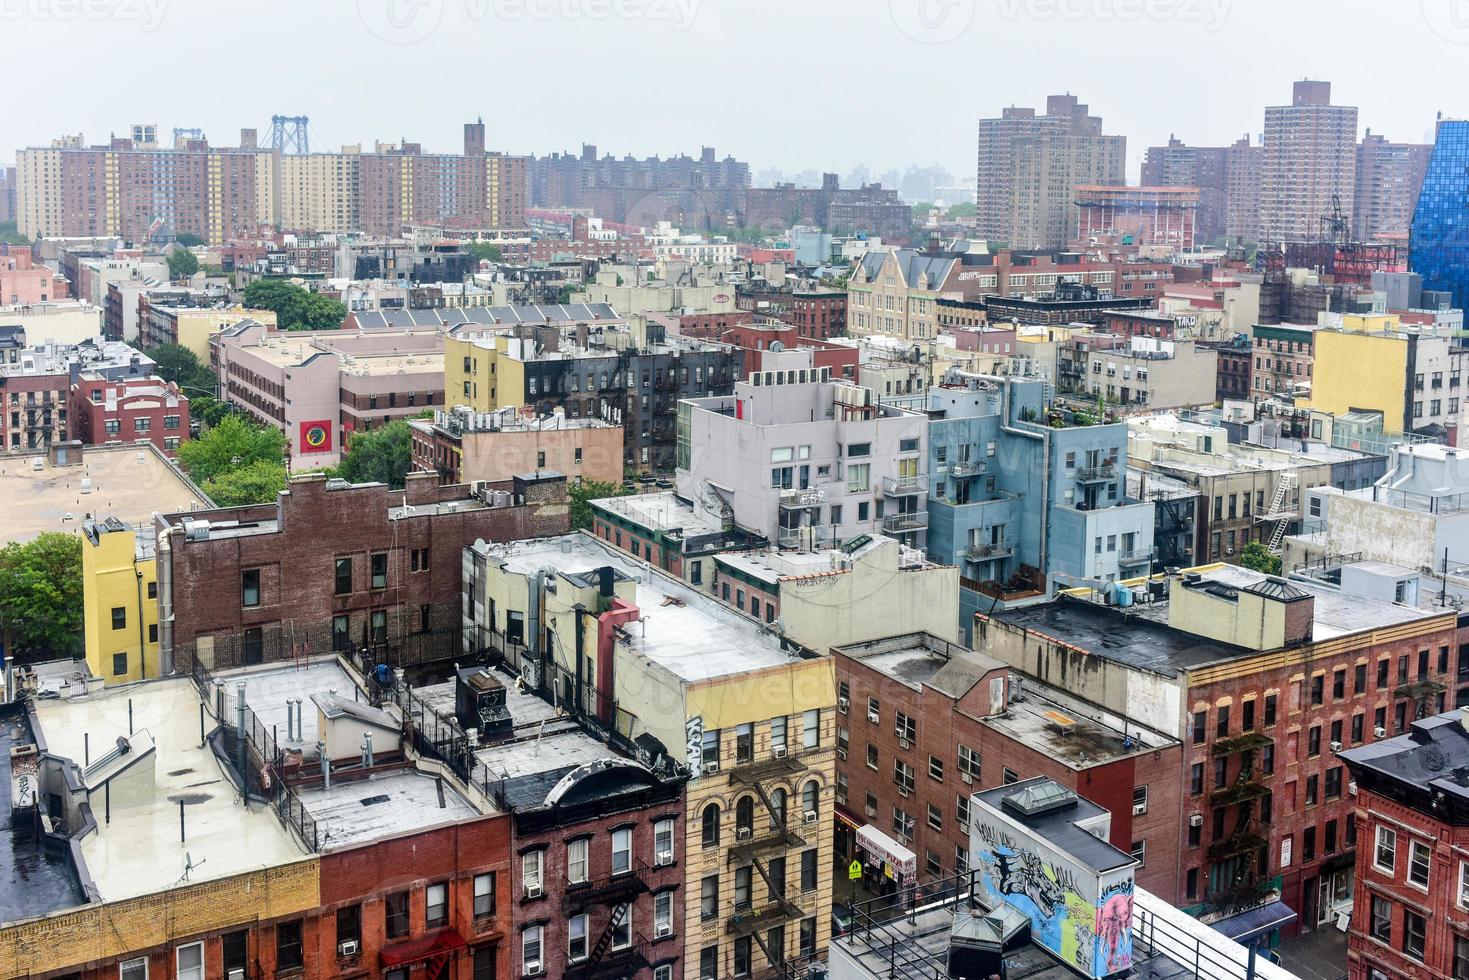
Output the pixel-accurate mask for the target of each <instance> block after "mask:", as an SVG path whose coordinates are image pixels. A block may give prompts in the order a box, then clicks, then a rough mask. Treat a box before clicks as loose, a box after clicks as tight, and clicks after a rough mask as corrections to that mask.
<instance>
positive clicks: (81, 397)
mask: <svg viewBox="0 0 1469 980" xmlns="http://www.w3.org/2000/svg"><path fill="white" fill-rule="evenodd" d="M71 419H72V422H71V433H72V438H73V439H80V440H81V441H82V442H83V443H85V444H86V445H89V446H97V445H101V444H103V443H108V442H137V441H139V440H146V441H148V442H151V443H153V445H155V446H157V447H158V448H159V449H161V450H163V451H164V452H165V453H167V454H168V455H169V456H174V455H177V453H178V448H179V444H180V443H182V442H183V441H184V440H185V439H187V438H189V396H187V395H185V394H184V393H183V392H181V391H179V389H178V386H177V385H175V384H173V383H172V382H169V381H164V380H163V379H162V378H159V377H150V378H120V379H118V380H116V381H113V380H109V379H108V378H106V377H104V376H102V375H100V374H98V373H96V372H93V371H84V372H82V374H81V375H79V376H78V378H77V380H76V382H75V383H74V384H73V385H72V386H71Z"/></svg>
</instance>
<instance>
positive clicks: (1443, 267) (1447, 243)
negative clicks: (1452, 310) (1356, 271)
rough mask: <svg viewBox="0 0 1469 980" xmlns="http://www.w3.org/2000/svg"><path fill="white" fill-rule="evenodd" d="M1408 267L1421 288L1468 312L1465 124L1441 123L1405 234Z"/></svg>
mask: <svg viewBox="0 0 1469 980" xmlns="http://www.w3.org/2000/svg"><path fill="white" fill-rule="evenodd" d="M1408 266H1409V268H1410V269H1412V270H1413V271H1414V272H1416V273H1418V274H1419V275H1420V276H1422V277H1423V288H1424V289H1433V290H1441V291H1444V292H1447V293H1449V294H1450V295H1451V296H1452V297H1453V299H1452V302H1451V305H1452V306H1454V307H1456V308H1459V309H1463V308H1465V307H1469V120H1462V119H1441V120H1439V123H1438V134H1437V137H1436V138H1435V140H1434V143H1433V155H1432V156H1430V157H1429V159H1428V172H1427V174H1426V175H1425V176H1424V178H1423V190H1422V191H1421V192H1420V193H1419V195H1418V206H1417V207H1416V208H1415V209H1414V211H1413V223H1412V225H1411V226H1410V228H1409V234H1408Z"/></svg>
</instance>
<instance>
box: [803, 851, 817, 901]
mask: <svg viewBox="0 0 1469 980" xmlns="http://www.w3.org/2000/svg"><path fill="white" fill-rule="evenodd" d="M816 860H817V852H816V849H815V848H814V847H813V848H812V849H811V850H809V851H802V852H801V891H803V892H810V891H815V890H816V886H817V874H816Z"/></svg>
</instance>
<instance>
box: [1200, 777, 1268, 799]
mask: <svg viewBox="0 0 1469 980" xmlns="http://www.w3.org/2000/svg"><path fill="white" fill-rule="evenodd" d="M1253 778H1254V777H1251V778H1250V780H1249V781H1246V780H1241V781H1239V782H1236V783H1231V784H1230V785H1228V786H1224V787H1221V788H1219V789H1215V790H1211V791H1210V793H1209V802H1210V803H1212V804H1213V805H1215V806H1234V805H1235V804H1237V803H1248V802H1250V801H1251V800H1258V799H1259V798H1260V797H1262V796H1268V795H1269V794H1270V789H1269V788H1268V787H1267V786H1265V784H1263V783H1257V782H1254V781H1253Z"/></svg>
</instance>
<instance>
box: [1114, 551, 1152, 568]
mask: <svg viewBox="0 0 1469 980" xmlns="http://www.w3.org/2000/svg"><path fill="white" fill-rule="evenodd" d="M1152 563H1153V553H1152V552H1151V551H1142V550H1137V549H1134V550H1132V551H1119V552H1117V564H1118V565H1151V564H1152Z"/></svg>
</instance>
